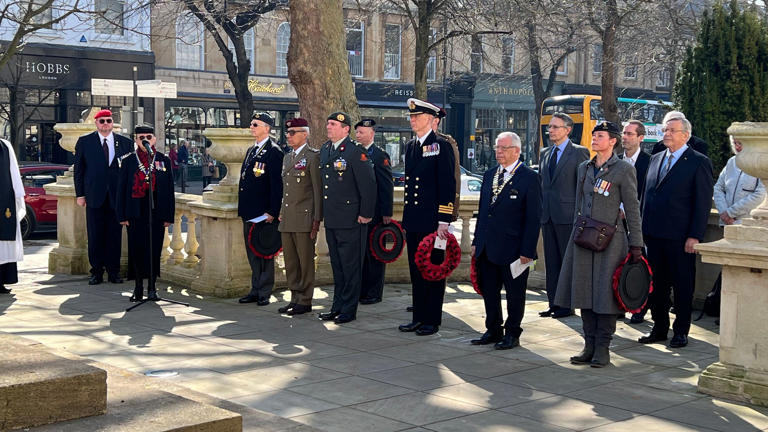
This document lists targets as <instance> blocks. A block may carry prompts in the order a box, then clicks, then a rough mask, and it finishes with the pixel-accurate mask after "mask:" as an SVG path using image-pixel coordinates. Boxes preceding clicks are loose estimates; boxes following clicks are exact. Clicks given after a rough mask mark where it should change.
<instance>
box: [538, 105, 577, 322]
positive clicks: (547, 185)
mask: <svg viewBox="0 0 768 432" xmlns="http://www.w3.org/2000/svg"><path fill="white" fill-rule="evenodd" d="M547 128H548V130H549V140H550V141H551V142H552V145H550V146H549V147H547V148H545V149H544V150H543V151H542V152H541V164H540V169H539V173H540V174H541V189H542V193H543V211H542V214H541V223H542V226H541V233H542V237H543V239H544V260H545V262H546V266H545V267H546V273H547V275H546V277H547V279H546V280H547V282H546V286H547V299H548V300H549V308H548V309H547V310H545V311H543V312H540V313H539V316H542V317H548V316H551V317H553V318H564V317H567V316H570V315H573V311H572V310H571V309H568V308H565V309H563V310H558V307H557V305H556V304H555V294H556V292H557V287H558V278H559V277H560V268H561V267H562V266H563V257H564V256H565V249H566V247H567V246H568V243H569V241H568V239H569V238H570V237H571V231H572V230H573V220H574V217H573V215H574V213H575V211H576V206H575V203H576V170H577V169H578V166H579V164H581V163H582V162H584V161H586V160H588V159H589V150H587V148H586V147H582V146H580V145H577V144H574V143H573V142H571V140H570V139H569V138H568V135H570V133H571V130H573V119H572V118H571V116H569V115H568V114H564V113H555V114H553V115H552V119H551V120H550V121H549V126H547Z"/></svg>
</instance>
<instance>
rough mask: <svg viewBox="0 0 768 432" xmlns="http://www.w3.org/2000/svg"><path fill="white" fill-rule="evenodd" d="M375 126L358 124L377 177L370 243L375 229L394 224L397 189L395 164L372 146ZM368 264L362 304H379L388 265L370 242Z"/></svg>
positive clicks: (359, 138)
mask: <svg viewBox="0 0 768 432" xmlns="http://www.w3.org/2000/svg"><path fill="white" fill-rule="evenodd" d="M374 126H376V122H375V121H374V120H373V119H363V120H360V121H359V122H357V124H355V136H356V137H357V142H359V143H360V145H361V146H363V149H364V150H365V152H366V154H367V155H368V159H369V160H370V161H371V162H372V163H373V171H374V174H375V175H376V211H375V213H374V215H373V220H372V221H371V222H370V223H369V224H368V230H367V232H366V235H365V239H366V240H367V239H368V238H369V237H370V236H371V233H372V232H373V229H374V228H376V226H377V225H378V224H380V223H382V224H384V225H389V223H390V222H391V221H392V205H393V203H392V199H393V198H392V197H393V194H394V191H395V185H394V182H393V180H392V163H391V162H390V159H389V155H388V154H387V152H385V151H384V150H382V149H380V148H379V147H378V146H377V145H376V144H374V143H373V141H374V137H375V135H376V130H375V129H374ZM364 247H365V260H364V261H363V282H362V285H361V288H360V304H366V305H367V304H374V303H379V302H380V301H381V299H382V297H383V295H384V273H385V271H386V267H387V265H386V264H385V263H383V262H381V261H379V260H378V259H376V257H375V256H374V255H373V253H372V252H371V248H370V247H368V242H367V241H366V242H365V246H364Z"/></svg>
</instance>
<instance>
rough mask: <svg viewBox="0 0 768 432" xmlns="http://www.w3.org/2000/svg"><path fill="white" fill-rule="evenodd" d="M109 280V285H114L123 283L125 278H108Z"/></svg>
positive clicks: (117, 276) (118, 276)
mask: <svg viewBox="0 0 768 432" xmlns="http://www.w3.org/2000/svg"><path fill="white" fill-rule="evenodd" d="M107 280H108V281H109V283H113V284H121V283H123V278H121V277H120V275H110V276H107Z"/></svg>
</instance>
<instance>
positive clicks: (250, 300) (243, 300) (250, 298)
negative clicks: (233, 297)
mask: <svg viewBox="0 0 768 432" xmlns="http://www.w3.org/2000/svg"><path fill="white" fill-rule="evenodd" d="M258 301H259V298H258V297H256V296H255V295H250V294H248V295H247V296H245V297H241V298H240V300H238V302H240V303H257V302H258Z"/></svg>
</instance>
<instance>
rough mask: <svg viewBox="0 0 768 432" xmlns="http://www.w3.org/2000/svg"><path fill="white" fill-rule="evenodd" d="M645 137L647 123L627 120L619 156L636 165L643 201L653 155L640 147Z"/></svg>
mask: <svg viewBox="0 0 768 432" xmlns="http://www.w3.org/2000/svg"><path fill="white" fill-rule="evenodd" d="M643 139H645V125H643V122H641V121H638V120H630V121H629V122H627V124H626V126H624V131H622V133H621V146H622V147H623V148H624V153H623V154H622V155H620V156H619V159H624V160H625V161H627V162H629V163H630V165H632V166H634V167H635V174H636V175H637V199H638V200H641V201H642V199H643V198H642V197H643V192H644V191H645V175H646V173H647V172H648V164H649V163H650V162H651V156H650V155H648V153H645V152H644V151H642V150H641V149H640V144H642V142H643ZM622 211H623V208H622ZM622 217H623V213H622ZM648 307H649V306H648V304H647V303H646V305H645V307H644V308H643V310H642V311H640V312H638V313H635V314H632V318H630V320H629V322H631V323H632V324H639V323H641V322H643V320H644V319H645V313H646V312H647V311H648Z"/></svg>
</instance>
